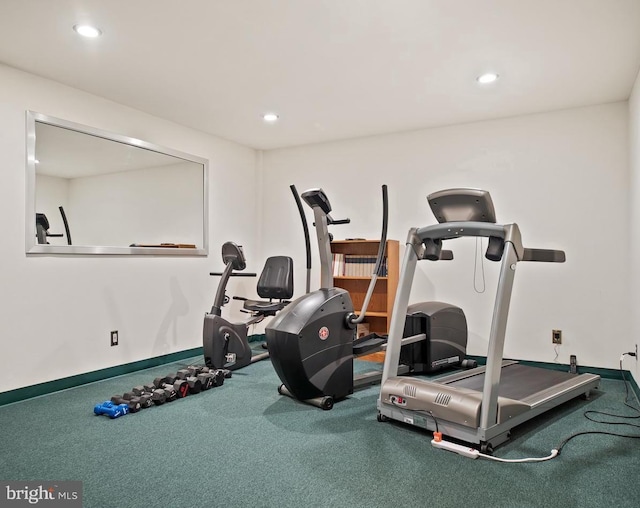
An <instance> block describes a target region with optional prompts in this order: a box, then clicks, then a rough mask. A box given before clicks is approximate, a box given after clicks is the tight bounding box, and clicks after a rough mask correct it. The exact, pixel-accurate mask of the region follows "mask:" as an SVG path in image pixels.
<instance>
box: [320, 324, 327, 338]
mask: <svg viewBox="0 0 640 508" xmlns="http://www.w3.org/2000/svg"><path fill="white" fill-rule="evenodd" d="M318 337H320V340H327V339H328V338H329V329H328V328H327V327H326V326H323V327H322V328H320V331H319V332H318Z"/></svg>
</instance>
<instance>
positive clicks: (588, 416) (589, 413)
mask: <svg viewBox="0 0 640 508" xmlns="http://www.w3.org/2000/svg"><path fill="white" fill-rule="evenodd" d="M625 356H631V357H634V356H636V353H635V352H633V351H629V352H628V353H623V354H622V355H621V356H620V374H621V376H622V380H623V382H624V390H625V397H624V401H623V403H624V405H625V406H627V407H628V408H630V409H632V410H634V411H636V412H637V413H638V414H637V415H635V416H632V415H620V414H615V413H607V412H604V411H585V412H584V413H583V414H584V417H585V418H586V419H587V420H589V421H592V422H594V423H600V424H603V425H626V426H629V427H635V428H640V425H637V424H633V423H628V422H615V421H603V420H600V419H597V418H593V416H592V415H600V416H607V417H611V418H621V419H624V420H636V419H639V418H640V409H639V408H637V407H634V406H632V405H631V404H629V382H628V381H627V378H626V377H625V375H624V370H623V369H622V361H623V360H624V357H625ZM634 396H635V393H634ZM635 399H636V403H637V404H638V406H640V402H639V401H638V397H637V396H635ZM586 434H602V435H605V436H616V437H624V438H628V439H640V434H621V433H619V432H607V431H605V430H586V431H583V432H576V433H575V434H572V435H571V436H569V437H568V438H566V439H565V440H563V441H562V443H560V445H559V446H557V447H556V449H557V450H558V455H560V453H561V451H562V448H563V447H564V446H565V445H566V444H567V443H568V442H569V441H571V440H572V439H574V438H576V437H578V436H584V435H586Z"/></svg>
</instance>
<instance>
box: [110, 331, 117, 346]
mask: <svg viewBox="0 0 640 508" xmlns="http://www.w3.org/2000/svg"><path fill="white" fill-rule="evenodd" d="M111 345H112V346H117V345H118V330H113V331H112V332H111Z"/></svg>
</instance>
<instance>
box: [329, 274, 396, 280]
mask: <svg viewBox="0 0 640 508" xmlns="http://www.w3.org/2000/svg"><path fill="white" fill-rule="evenodd" d="M333 278H334V279H337V280H371V277H355V276H351V275H334V276H333ZM378 280H387V276H386V275H385V276H384V277H378Z"/></svg>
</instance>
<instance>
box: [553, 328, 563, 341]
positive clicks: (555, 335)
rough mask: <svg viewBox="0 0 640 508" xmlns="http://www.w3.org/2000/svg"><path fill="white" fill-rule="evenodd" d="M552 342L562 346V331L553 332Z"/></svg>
mask: <svg viewBox="0 0 640 508" xmlns="http://www.w3.org/2000/svg"><path fill="white" fill-rule="evenodd" d="M551 342H552V343H553V344H562V330H551Z"/></svg>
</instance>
